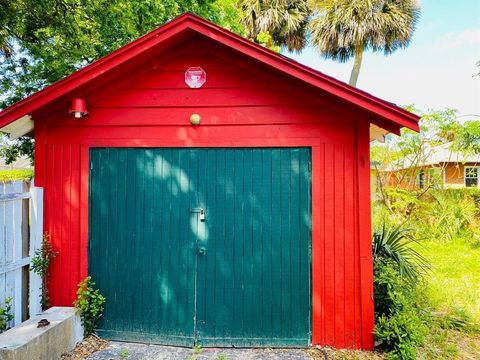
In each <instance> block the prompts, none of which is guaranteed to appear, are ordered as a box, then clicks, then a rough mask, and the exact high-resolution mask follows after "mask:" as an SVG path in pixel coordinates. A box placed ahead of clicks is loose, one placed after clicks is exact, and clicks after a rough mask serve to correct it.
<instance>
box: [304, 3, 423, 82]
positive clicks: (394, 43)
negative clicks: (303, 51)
mask: <svg viewBox="0 0 480 360" xmlns="http://www.w3.org/2000/svg"><path fill="white" fill-rule="evenodd" d="M309 5H310V7H311V9H312V11H313V19H312V20H311V21H310V23H309V29H310V31H311V34H312V42H313V43H314V45H315V46H316V47H318V49H319V50H320V52H321V53H322V54H323V56H325V57H326V58H331V59H334V60H339V61H341V62H345V61H347V60H349V59H351V58H352V57H354V58H355V62H354V66H353V69H352V73H351V76H350V81H349V83H350V85H352V86H356V85H357V79H358V75H359V73H360V67H361V64H362V56H363V53H364V51H366V50H373V51H383V52H384V53H385V55H388V54H391V53H393V52H395V51H396V50H397V49H399V48H405V47H407V46H408V44H409V42H410V39H411V37H412V35H413V32H414V30H415V26H416V24H417V22H418V19H419V16H420V7H419V4H418V2H417V1H416V0H309Z"/></svg>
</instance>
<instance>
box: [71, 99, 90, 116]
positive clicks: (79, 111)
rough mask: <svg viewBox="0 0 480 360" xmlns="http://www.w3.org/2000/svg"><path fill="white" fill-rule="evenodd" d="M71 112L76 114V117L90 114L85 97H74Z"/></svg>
mask: <svg viewBox="0 0 480 360" xmlns="http://www.w3.org/2000/svg"><path fill="white" fill-rule="evenodd" d="M69 113H70V114H74V115H75V117H76V118H81V117H82V116H84V115H86V114H88V112H87V106H86V103H85V99H82V98H74V99H72V102H71V104H70V110H69Z"/></svg>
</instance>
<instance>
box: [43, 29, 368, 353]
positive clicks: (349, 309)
mask: <svg viewBox="0 0 480 360" xmlns="http://www.w3.org/2000/svg"><path fill="white" fill-rule="evenodd" d="M190 66H201V67H202V68H203V69H204V70H205V71H206V72H207V83H206V84H205V85H204V86H203V87H202V88H201V89H189V88H188V87H187V86H186V85H185V83H184V72H185V70H187V69H188V68H189V67H190ZM78 95H81V96H83V97H84V98H85V99H86V101H87V107H88V110H89V112H90V114H89V115H88V116H86V117H85V118H83V119H74V118H73V117H72V116H71V115H69V114H68V111H67V109H68V102H67V101H65V102H64V103H62V104H60V105H59V106H58V107H55V108H52V109H50V111H49V112H48V113H43V114H40V115H39V116H37V117H36V118H35V120H36V121H35V122H36V124H35V140H36V159H37V160H36V161H37V163H36V167H35V171H36V175H35V176H36V185H37V186H44V187H45V231H47V232H48V233H50V234H51V239H52V241H53V243H54V246H55V247H56V249H58V250H59V256H58V258H56V259H55V260H54V262H53V265H52V269H51V274H52V278H51V282H50V288H51V301H52V304H53V305H64V306H70V305H71V304H72V302H73V300H74V298H75V291H76V287H77V284H78V282H79V281H80V280H81V279H82V278H83V277H85V276H86V275H87V271H88V264H87V262H88V259H87V245H88V177H89V168H88V156H89V155H88V154H89V153H88V151H89V148H90V147H95V146H116V147H265V146H308V147H311V148H312V176H313V178H312V199H313V200H312V201H313V204H312V205H313V206H312V209H313V210H312V211H313V212H312V223H313V229H312V237H313V238H312V254H313V255H312V256H313V258H312V281H313V283H312V302H313V309H312V318H313V324H312V331H313V334H312V342H313V344H320V345H332V346H335V347H350V348H372V347H373V335H372V330H373V301H372V297H371V296H372V281H373V279H372V259H371V249H370V243H371V242H370V205H369V201H370V196H369V153H368V150H369V123H368V120H367V119H366V118H365V117H364V115H363V114H362V113H361V112H360V111H359V110H357V111H354V110H353V108H352V107H351V106H350V105H347V104H345V103H340V102H339V101H338V100H335V99H334V98H333V97H332V96H331V95H329V94H327V93H325V94H324V96H319V95H318V90H316V91H315V92H314V91H313V90H312V88H310V87H309V86H307V85H305V84H302V83H300V82H299V81H296V80H294V79H292V78H286V77H285V76H284V75H283V76H280V75H279V74H276V73H275V72H274V71H271V70H270V71H267V69H266V68H265V67H264V65H261V64H260V63H255V62H252V61H249V60H247V59H245V58H244V57H242V56H241V55H239V54H237V53H235V52H234V51H232V50H229V49H228V48H226V47H224V46H221V45H218V44H214V43H213V42H212V41H210V40H206V39H203V40H202V39H201V38H200V37H193V38H191V39H190V40H188V41H187V42H186V43H184V44H178V46H177V47H176V48H174V49H172V50H169V51H168V52H165V53H161V54H160V53H159V54H157V55H156V56H155V57H154V58H153V59H150V60H148V61H146V62H145V63H144V64H142V65H140V66H138V67H136V68H134V69H131V70H129V72H128V73H123V74H117V77H116V78H114V79H111V80H110V81H109V82H107V83H103V84H98V85H97V87H96V88H95V89H89V90H88V91H86V90H84V91H83V92H82V93H78ZM66 100H67V99H66ZM192 113H198V114H200V115H201V117H202V124H201V125H200V126H197V127H193V126H191V125H190V124H189V117H190V114H192Z"/></svg>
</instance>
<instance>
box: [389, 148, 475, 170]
mask: <svg viewBox="0 0 480 360" xmlns="http://www.w3.org/2000/svg"><path fill="white" fill-rule="evenodd" d="M445 163H478V164H480V154H471V153H464V152H462V151H458V150H455V149H454V148H453V143H451V142H448V143H446V144H441V145H437V146H424V147H423V149H422V152H421V153H420V154H416V155H408V156H405V157H404V158H401V159H399V160H398V161H396V162H395V163H393V164H390V165H389V166H387V167H386V168H385V169H384V170H385V171H398V170H404V169H408V168H413V167H424V166H434V165H441V164H445Z"/></svg>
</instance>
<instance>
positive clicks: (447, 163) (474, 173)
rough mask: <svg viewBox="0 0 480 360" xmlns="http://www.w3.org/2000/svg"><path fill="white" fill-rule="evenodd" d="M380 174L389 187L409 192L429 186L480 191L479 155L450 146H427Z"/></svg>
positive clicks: (387, 167) (451, 144) (380, 170)
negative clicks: (400, 188)
mask: <svg viewBox="0 0 480 360" xmlns="http://www.w3.org/2000/svg"><path fill="white" fill-rule="evenodd" d="M374 168H375V166H374ZM377 171H378V172H379V173H380V176H381V178H382V181H383V184H384V185H387V186H395V187H402V188H409V189H422V188H425V187H426V186H434V187H444V188H464V187H479V186H480V154H471V153H465V152H462V151H459V150H456V149H454V148H453V143H451V142H449V143H446V144H441V145H436V146H430V145H428V144H426V145H423V146H422V147H421V149H420V150H419V151H418V152H417V153H415V154H412V155H408V156H406V157H404V158H401V159H400V160H397V161H395V162H393V163H392V164H390V165H388V166H386V167H384V168H378V169H377Z"/></svg>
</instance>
